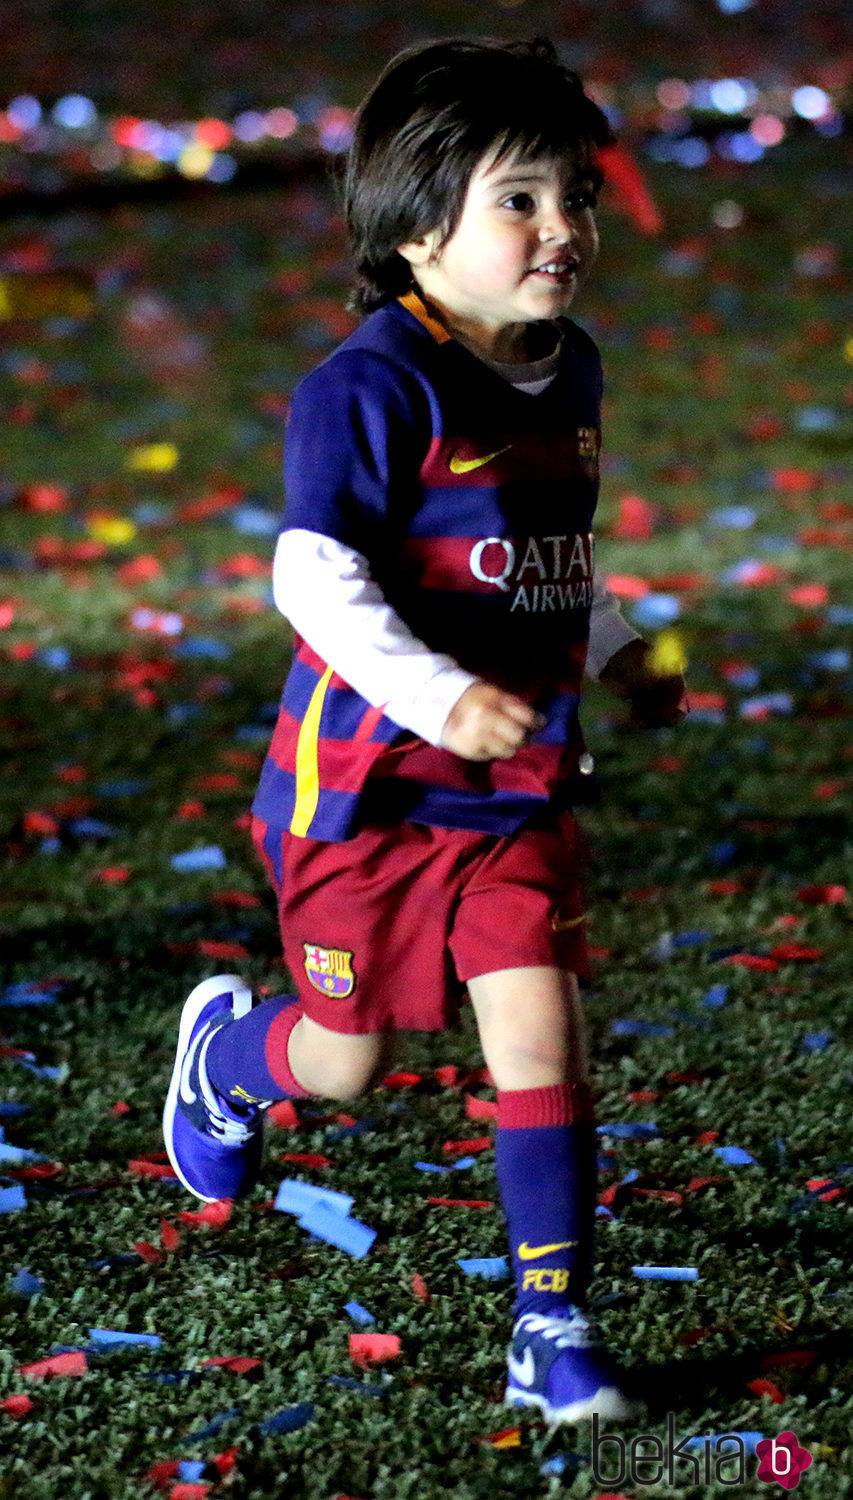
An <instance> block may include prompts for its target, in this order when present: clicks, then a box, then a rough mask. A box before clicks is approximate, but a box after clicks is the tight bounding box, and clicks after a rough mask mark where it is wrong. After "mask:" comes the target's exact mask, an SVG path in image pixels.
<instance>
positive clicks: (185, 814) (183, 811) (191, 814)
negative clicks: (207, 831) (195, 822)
mask: <svg viewBox="0 0 853 1500" xmlns="http://www.w3.org/2000/svg"><path fill="white" fill-rule="evenodd" d="M205 811H206V809H205V806H204V803H203V802H198V801H193V800H189V801H187V802H182V803H181V805H180V807H179V808H178V817H179V818H180V820H181V822H182V823H188V822H189V821H190V819H192V818H203V817H204V814H205Z"/></svg>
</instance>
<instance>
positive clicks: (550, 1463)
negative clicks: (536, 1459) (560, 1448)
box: [539, 1453, 589, 1479]
mask: <svg viewBox="0 0 853 1500" xmlns="http://www.w3.org/2000/svg"><path fill="white" fill-rule="evenodd" d="M588 1463H589V1459H588V1458H584V1456H583V1454H581V1453H555V1454H554V1456H553V1457H552V1458H546V1460H545V1462H544V1464H542V1465H541V1466H540V1469H539V1473H540V1474H541V1475H542V1477H543V1479H550V1478H551V1476H552V1475H558V1474H576V1473H577V1471H578V1469H580V1468H582V1467H583V1465H584V1464H588Z"/></svg>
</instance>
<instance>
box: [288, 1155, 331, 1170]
mask: <svg viewBox="0 0 853 1500" xmlns="http://www.w3.org/2000/svg"><path fill="white" fill-rule="evenodd" d="M280 1159H281V1160H282V1161H295V1162H299V1163H300V1165H301V1166H303V1167H316V1168H317V1169H318V1170H319V1169H320V1168H321V1167H331V1166H333V1165H334V1163H333V1162H332V1159H331V1157H330V1156H319V1155H318V1154H317V1153H316V1152H314V1151H282V1153H281V1158H280Z"/></svg>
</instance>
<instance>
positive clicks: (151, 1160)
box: [127, 1152, 177, 1177]
mask: <svg viewBox="0 0 853 1500" xmlns="http://www.w3.org/2000/svg"><path fill="white" fill-rule="evenodd" d="M161 1154H162V1155H163V1156H165V1152H163V1153H160V1152H157V1153H156V1156H157V1157H159V1156H160V1155H161ZM127 1170H128V1171H129V1172H133V1173H135V1175H136V1176H137V1177H176V1176H177V1173H176V1172H175V1169H174V1167H173V1166H172V1164H171V1162H170V1161H169V1160H168V1158H167V1159H166V1160H165V1161H162V1160H160V1161H158V1160H157V1159H156V1157H155V1156H154V1155H152V1156H142V1157H138V1158H136V1159H135V1160H134V1161H129V1162H128V1164H127Z"/></svg>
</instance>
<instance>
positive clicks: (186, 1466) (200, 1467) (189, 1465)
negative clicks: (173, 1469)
mask: <svg viewBox="0 0 853 1500" xmlns="http://www.w3.org/2000/svg"><path fill="white" fill-rule="evenodd" d="M206 1468H207V1465H206V1464H205V1463H204V1461H203V1459H200V1458H185V1459H183V1461H182V1462H181V1463H179V1464H178V1474H177V1477H178V1479H180V1480H182V1481H183V1483H184V1484H197V1483H198V1481H199V1480H200V1479H203V1478H204V1471H205V1469H206Z"/></svg>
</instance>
